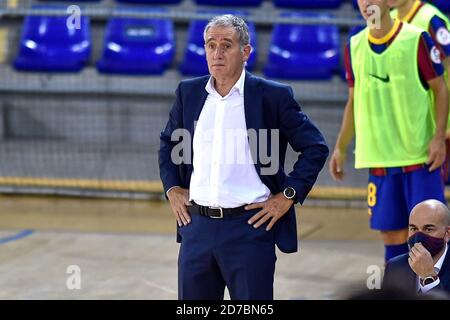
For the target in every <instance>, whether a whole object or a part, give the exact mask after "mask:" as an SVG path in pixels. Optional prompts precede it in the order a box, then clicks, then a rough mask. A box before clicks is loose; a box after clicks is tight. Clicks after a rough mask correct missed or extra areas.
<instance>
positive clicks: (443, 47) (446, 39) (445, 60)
mask: <svg viewBox="0 0 450 320" xmlns="http://www.w3.org/2000/svg"><path fill="white" fill-rule="evenodd" d="M429 33H430V35H431V37H432V38H433V40H434V42H435V43H436V45H437V46H438V48H439V50H440V51H441V58H442V65H443V67H444V68H445V70H446V71H447V79H445V80H446V81H447V87H448V88H449V89H450V31H449V26H448V25H447V23H446V22H445V21H444V20H442V19H441V18H440V17H439V16H434V17H433V18H432V19H431V21H430V26H429ZM447 137H448V138H450V119H449V121H448V123H447Z"/></svg>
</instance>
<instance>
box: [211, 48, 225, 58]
mask: <svg viewBox="0 0 450 320" xmlns="http://www.w3.org/2000/svg"><path fill="white" fill-rule="evenodd" d="M213 56H214V59H221V58H222V57H223V50H222V49H221V48H217V49H216V50H214V53H213Z"/></svg>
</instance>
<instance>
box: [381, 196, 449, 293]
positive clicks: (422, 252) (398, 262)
mask: <svg viewBox="0 0 450 320" xmlns="http://www.w3.org/2000/svg"><path fill="white" fill-rule="evenodd" d="M449 240H450V211H449V209H448V207H447V206H446V205H445V204H443V203H442V202H440V201H437V200H426V201H423V202H421V203H419V204H417V205H416V206H415V207H414V209H413V210H412V211H411V215H410V218H409V240H408V245H409V247H410V251H409V253H406V254H403V255H400V256H397V257H395V258H392V259H391V260H389V261H388V263H387V265H386V270H385V273H384V279H383V288H390V287H397V288H400V289H403V290H405V291H409V292H414V293H427V292H431V291H433V292H434V291H444V292H446V293H450V250H448V242H449Z"/></svg>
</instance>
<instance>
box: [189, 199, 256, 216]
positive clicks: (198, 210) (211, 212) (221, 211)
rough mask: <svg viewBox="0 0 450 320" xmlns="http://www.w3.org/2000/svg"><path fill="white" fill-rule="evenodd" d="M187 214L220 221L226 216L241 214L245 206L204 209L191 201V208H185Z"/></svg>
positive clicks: (204, 207)
mask: <svg viewBox="0 0 450 320" xmlns="http://www.w3.org/2000/svg"><path fill="white" fill-rule="evenodd" d="M187 209H188V211H189V213H191V214H192V213H194V214H199V215H201V216H205V217H210V218H214V219H222V218H224V217H227V216H231V215H237V214H243V213H246V212H247V211H246V210H245V205H244V206H240V207H237V208H218V207H206V206H201V205H199V204H196V203H195V202H193V201H192V206H188V207H187Z"/></svg>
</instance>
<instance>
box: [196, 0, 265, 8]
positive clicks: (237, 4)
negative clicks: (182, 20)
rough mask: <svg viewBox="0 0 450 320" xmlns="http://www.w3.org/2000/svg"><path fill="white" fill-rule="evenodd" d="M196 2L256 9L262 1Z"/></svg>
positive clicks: (206, 0)
mask: <svg viewBox="0 0 450 320" xmlns="http://www.w3.org/2000/svg"><path fill="white" fill-rule="evenodd" d="M195 2H196V3H197V4H202V5H208V6H232V7H256V6H259V5H260V4H261V2H262V0H195Z"/></svg>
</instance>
